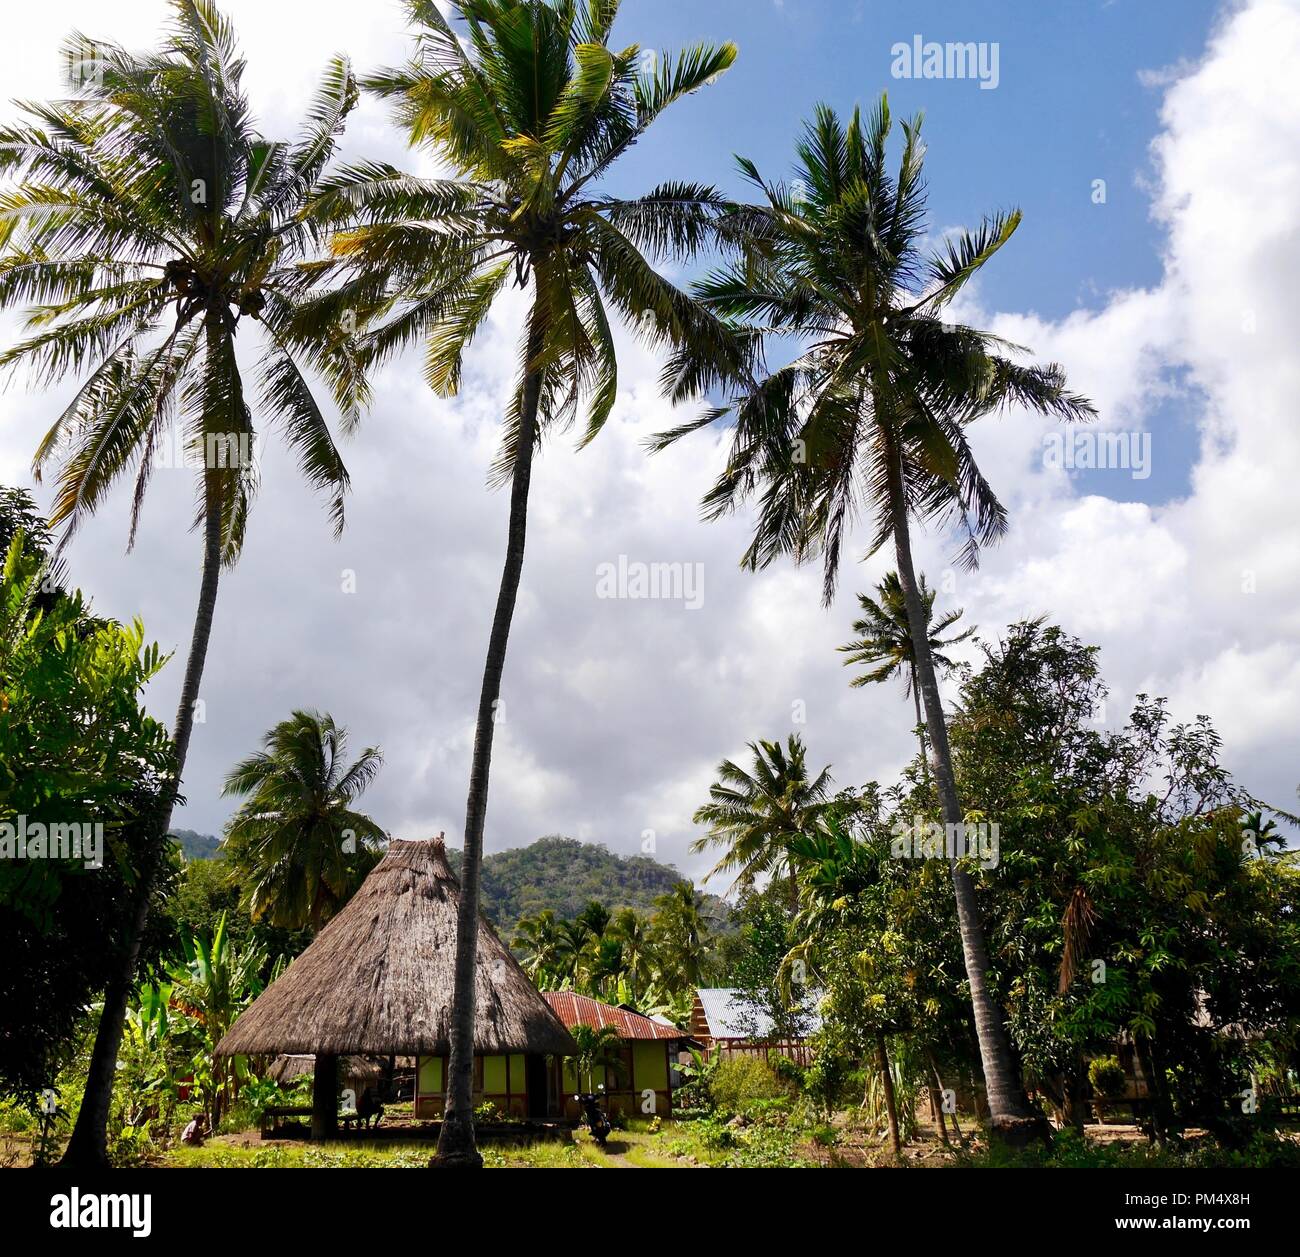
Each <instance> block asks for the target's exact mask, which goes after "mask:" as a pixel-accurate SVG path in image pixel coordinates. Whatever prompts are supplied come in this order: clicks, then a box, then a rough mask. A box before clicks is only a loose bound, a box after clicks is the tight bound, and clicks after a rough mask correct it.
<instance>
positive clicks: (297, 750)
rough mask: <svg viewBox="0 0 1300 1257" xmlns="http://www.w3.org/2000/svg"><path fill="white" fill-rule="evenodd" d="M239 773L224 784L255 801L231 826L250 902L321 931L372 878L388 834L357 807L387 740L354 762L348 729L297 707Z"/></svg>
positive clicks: (256, 915)
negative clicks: (370, 874) (349, 754)
mask: <svg viewBox="0 0 1300 1257" xmlns="http://www.w3.org/2000/svg"><path fill="white" fill-rule="evenodd" d="M262 745H263V750H261V751H259V752H257V753H256V754H255V755H250V756H249V757H248V758H247V759H245V760H243V761H241V762H240V763H239V764H237V765H235V767H234V768H233V769H232V770H231V772H230V775H229V776H228V777H227V778H226V783H225V787H224V789H223V791H222V793H223V794H226V795H237V796H241V797H244V798H245V802H244V803H243V804H242V805H241V807H240V809H239V811H238V812H236V813H235V815H234V817H233V818H232V819H231V820H230V822H229V824H228V825H227V826H226V843H227V847H228V853H229V859H230V862H231V864H232V866H233V872H234V876H235V877H236V879H237V880H238V882H239V884H240V885H241V887H242V888H243V893H242V895H241V904H242V906H243V907H244V909H245V910H246V911H247V912H248V913H249V915H250V916H251V917H252V918H253V920H254V921H260V920H263V919H265V920H266V921H268V922H269V923H270V924H272V925H277V926H281V927H282V928H285V929H290V930H298V929H303V928H306V927H309V928H310V929H311V930H312V931H313V932H314V931H316V930H319V929H320V927H321V926H322V925H324V924H325V922H326V921H328V920H329V919H330V917H332V916H333V915H334V914H335V913H336V912H337V911H338V910H339V909H340V908H341V907H342V906H343V905H344V904H345V903H347V901H348V900H349V899H350V898H351V897H352V894H353V892H354V891H355V890H356V889H357V887H358V886H360V885H361V883H362V881H364V880H365V876H366V874H367V873H368V872H369V871H370V870H371V869H372V868H373V867H374V865H375V863H376V859H377V856H376V852H377V849H378V847H379V846H380V845H381V844H382V843H383V842H384V841H385V840H386V839H387V835H386V834H385V833H384V831H383V830H382V829H381V828H380V827H379V826H378V825H377V824H375V822H374V821H373V820H371V819H370V817H368V816H366V815H364V814H363V813H361V812H358V811H357V810H356V808H355V804H356V801H357V799H358V797H359V796H360V795H361V794H362V793H363V792H364V791H365V789H366V787H367V786H368V785H370V783H371V782H372V781H373V780H374V779H375V775H376V773H378V772H379V769H380V767H381V766H382V765H383V755H382V753H381V752H380V751H379V749H378V748H377V747H373V746H371V747H367V748H366V749H365V750H364V751H362V752H361V755H360V756H359V757H358V758H357V760H356V761H355V762H353V763H352V764H349V763H348V761H347V730H346V729H344V728H342V727H340V726H339V725H337V724H335V722H334V718H333V717H332V716H330V715H321V714H320V713H319V712H314V711H312V712H309V711H295V712H294V713H293V715H292V716H290V717H289V719H288V720H282V721H281V722H280V723H279V724H278V725H276V726H275V727H274V728H273V729H271V730H270V731H269V732H268V733H267V734H266V735H265V737H264V738H263V739H262Z"/></svg>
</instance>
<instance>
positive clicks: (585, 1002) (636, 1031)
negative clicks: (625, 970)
mask: <svg viewBox="0 0 1300 1257" xmlns="http://www.w3.org/2000/svg"><path fill="white" fill-rule="evenodd" d="M542 998H543V999H544V1000H545V1001H546V1002H547V1003H548V1004H549V1005H550V1006H551V1009H552V1011H553V1012H554V1013H555V1015H556V1016H557V1017H558V1018H559V1019H560V1020H561V1021H562V1022H564V1026H565V1029H568V1030H572V1029H573V1027H574V1026H591V1027H592V1028H593V1029H595V1030H599V1029H600V1028H601V1026H613V1027H614V1028H615V1029H616V1030H617V1031H618V1033H619V1035H620V1037H622V1038H624V1039H682V1038H685V1037H686V1036H685V1035H684V1034H683V1033H682V1031H680V1030H678V1029H677V1027H676V1026H674V1025H671V1024H670V1023H667V1022H662V1021H652V1020H651V1019H650V1018H649V1017H643V1016H642V1015H641V1014H640V1013H634V1012H632V1011H631V1010H630V1009H627V1008H615V1007H614V1006H613V1005H611V1004H602V1003H601V1002H600V1000H597V999H592V998H591V996H590V995H578V994H577V993H576V992H574V991H543V992H542Z"/></svg>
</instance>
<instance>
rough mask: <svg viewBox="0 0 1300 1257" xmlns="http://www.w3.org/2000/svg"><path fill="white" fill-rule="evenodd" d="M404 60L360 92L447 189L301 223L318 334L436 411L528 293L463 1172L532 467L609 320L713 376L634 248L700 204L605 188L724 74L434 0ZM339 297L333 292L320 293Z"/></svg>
mask: <svg viewBox="0 0 1300 1257" xmlns="http://www.w3.org/2000/svg"><path fill="white" fill-rule="evenodd" d="M406 8H407V11H408V13H409V15H410V18H411V20H412V22H413V24H414V26H415V30H416V45H415V52H414V56H413V58H412V60H411V61H410V62H409V63H408V64H407V65H405V66H403V67H401V68H398V69H393V70H388V71H384V72H382V73H380V74H378V75H376V76H374V77H373V78H372V79H370V80H369V83H368V86H369V87H371V88H372V89H373V90H374V91H376V92H377V93H379V94H380V95H381V96H383V97H385V98H387V99H389V100H391V101H393V102H394V104H395V105H396V108H397V113H398V117H399V120H400V121H401V123H402V124H403V126H404V127H405V128H406V130H407V132H408V134H409V137H410V140H411V142H412V144H414V145H419V146H425V147H427V148H429V149H431V150H432V152H433V153H434V154H435V155H436V156H437V157H438V158H439V159H440V160H441V161H442V162H443V163H445V164H446V165H447V166H448V167H450V169H451V170H452V172H454V175H455V178H453V179H446V180H437V179H417V178H413V177H410V176H407V175H404V174H402V173H401V172H400V171H399V170H397V169H395V168H393V167H390V166H386V165H381V164H378V163H368V164H364V165H361V166H357V167H354V168H352V169H350V170H348V171H345V172H341V174H340V176H339V178H338V179H336V180H335V181H334V182H333V183H332V185H331V187H330V188H329V189H328V190H327V192H326V194H325V195H324V196H322V197H321V198H320V200H319V201H318V203H317V206H316V221H317V222H318V223H320V224H323V225H324V224H328V225H347V226H349V227H350V228H351V229H350V230H347V231H344V232H343V233H342V234H340V235H338V236H337V237H336V238H335V242H334V251H335V254H336V262H337V266H341V267H342V268H343V276H344V278H343V279H342V281H341V282H337V283H336V285H335V286H334V287H333V288H332V289H330V290H329V291H328V292H327V293H326V295H325V296H323V297H322V298H321V301H320V305H319V318H320V321H321V326H332V325H334V324H335V323H336V322H337V321H338V319H339V318H340V317H341V316H342V315H343V314H350V315H352V316H353V317H355V318H357V319H358V321H359V325H360V326H362V327H364V328H366V329H368V330H369V331H370V333H371V334H370V337H369V340H368V350H369V352H370V354H371V356H372V359H373V360H378V359H379V358H382V357H383V355H385V354H386V353H390V352H392V351H394V350H396V349H398V348H400V347H402V346H404V345H406V344H408V343H410V342H412V341H414V340H417V339H423V340H424V341H425V345H426V355H425V375H426V378H427V380H428V382H429V384H430V385H431V386H432V387H433V389H434V390H435V391H436V392H437V393H439V394H443V395H447V394H452V393H455V392H456V390H457V388H458V387H459V384H460V379H461V364H462V358H463V355H464V351H465V348H466V346H467V345H468V344H469V342H470V341H471V339H472V338H473V337H474V335H475V333H476V332H477V331H478V329H479V328H480V327H481V326H482V324H483V322H484V320H485V319H486V318H487V317H488V314H489V311H490V310H491V308H492V306H493V305H494V303H495V301H496V298H497V296H498V294H499V293H500V292H501V291H502V290H503V289H504V288H505V287H506V286H507V285H508V284H509V283H511V282H512V281H513V282H514V284H515V285H516V286H519V287H523V288H526V289H527V290H528V292H529V309H528V314H527V316H526V321H525V331H524V335H523V340H522V344H521V346H520V354H519V360H518V363H517V373H518V383H517V387H516V389H515V391H514V395H513V398H512V400H511V402H510V405H509V408H508V410H507V413H506V416H505V425H504V428H505V440H504V442H503V446H502V450H501V453H500V456H499V458H498V460H497V462H496V465H495V468H494V479H495V481H496V482H497V483H500V484H506V483H508V484H509V486H510V516H509V524H508V530H507V541H506V556H505V564H504V568H503V571H502V575H501V584H500V590H499V593H498V596H497V604H496V612H495V615H494V617H493V621H492V630H491V635H490V637H489V640H488V650H487V660H486V663H485V665H484V669H483V683H482V688H481V691H480V697H479V706H478V715H477V720H476V724H475V733H474V751H473V760H472V766H471V769H470V785H469V797H468V802H467V805H466V819H465V845H464V858H463V861H462V865H461V900H460V905H461V906H460V920H459V928H458V933H457V949H458V950H457V962H456V976H455V984H454V990H455V994H454V996H453V1007H454V1013H453V1018H452V1032H451V1051H450V1061H449V1066H448V1090H447V1103H446V1111H445V1116H444V1119H443V1123H442V1132H441V1135H440V1138H439V1143H438V1149H439V1152H438V1161H439V1163H440V1164H469V1165H473V1164H479V1163H480V1161H481V1158H479V1156H478V1153H477V1150H476V1148H475V1146H474V1136H473V1129H472V1082H473V1024H474V973H475V945H476V940H477V937H478V925H477V913H478V902H479V869H480V863H481V859H482V849H483V828H484V821H485V817H486V809H487V799H488V777H489V769H490V766H491V757H492V740H493V732H494V714H495V710H496V705H497V702H498V699H499V696H500V691H501V677H502V671H503V668H504V665H505V657H506V646H507V642H508V639H509V635H510V625H511V620H512V618H513V615H514V609H515V599H516V595H517V592H518V589H519V581H520V574H521V572H522V570H523V559H524V543H525V537H526V532H527V522H528V494H529V488H530V484H531V476H532V466H533V456H534V454H535V452H536V450H537V448H538V446H539V443H540V441H541V439H542V437H543V435H544V434H545V432H547V431H548V430H552V429H557V428H563V427H566V426H568V425H570V424H571V423H573V422H574V421H575V419H577V418H578V415H579V412H580V411H584V410H585V421H584V423H583V428H582V438H581V439H582V441H583V442H584V443H585V442H587V441H590V440H591V439H592V438H594V437H595V436H596V435H597V434H598V433H599V431H600V429H601V427H602V425H603V424H604V422H605V420H606V419H607V418H608V416H609V413H610V410H611V408H612V407H613V404H614V399H615V396H616V393H617V363H616V355H615V349H614V340H613V335H612V332H611V328H610V321H609V313H608V311H607V303H608V305H609V306H612V308H613V309H614V310H615V311H616V312H617V313H618V314H619V315H621V316H622V317H623V319H624V320H625V321H627V322H628V323H630V324H631V325H632V326H633V327H634V328H635V330H636V331H637V332H638V334H639V335H640V336H641V338H642V339H643V340H644V341H646V342H647V343H648V344H651V345H670V344H679V343H681V342H682V341H684V340H687V339H689V340H691V341H693V342H694V343H695V344H696V346H697V352H698V353H700V354H701V355H703V356H704V357H705V358H709V359H712V358H713V357H714V356H715V355H719V356H724V357H725V356H726V355H729V354H730V353H731V352H732V350H731V341H730V338H728V337H727V335H726V334H725V328H724V327H723V326H722V325H721V323H720V322H719V321H718V320H717V319H715V318H713V317H712V316H711V315H709V314H708V313H707V312H705V311H703V310H702V309H701V308H700V307H699V306H697V305H696V303H694V302H693V301H692V300H691V298H690V297H689V296H688V295H687V294H686V293H684V292H682V291H681V290H679V289H678V288H676V287H675V286H674V285H673V284H671V283H669V282H668V281H667V280H666V279H664V278H663V277H662V276H661V275H659V274H658V273H656V271H655V270H654V269H653V268H652V266H651V265H650V263H649V262H648V261H647V259H646V256H644V254H643V250H644V251H647V252H649V253H651V254H655V255H667V254H674V255H677V256H688V255H690V254H692V253H693V252H694V251H695V250H696V249H698V248H699V247H700V246H702V245H704V244H706V243H707V242H708V241H709V240H710V239H711V236H712V228H713V225H714V224H715V222H716V221H717V220H718V218H719V216H720V214H721V212H722V209H723V202H722V200H721V198H720V197H719V196H718V194H717V193H715V192H714V191H713V190H712V189H709V188H706V187H702V186H698V185H694V184H684V183H665V184H663V185H661V186H660V187H658V188H655V189H653V190H652V191H651V192H649V193H648V194H647V195H646V196H644V197H641V198H639V199H637V200H630V201H629V200H620V199H618V198H615V197H612V196H610V195H608V194H606V193H605V192H602V191H601V187H600V185H601V180H602V178H603V176H604V175H605V174H606V173H607V172H608V171H609V170H610V168H611V167H612V166H613V165H614V163H615V162H617V161H618V159H619V158H620V157H621V156H622V155H623V154H624V153H626V152H627V151H628V150H629V149H630V148H631V147H632V146H633V145H634V144H636V143H637V142H638V140H640V138H641V137H642V136H643V135H644V134H645V133H646V131H647V129H648V128H649V127H650V125H651V124H652V123H653V122H654V121H655V119H656V118H658V117H659V115H660V114H661V113H662V112H663V111H664V110H665V109H666V108H667V107H668V106H669V105H671V104H672V103H673V102H674V101H676V100H678V99H679V98H680V97H682V96H684V95H687V94H688V93H690V92H694V91H696V90H698V89H699V88H701V87H703V86H704V85H705V84H706V83H707V82H709V81H710V80H711V79H713V78H714V77H716V76H717V75H719V74H721V73H722V72H723V71H724V70H726V69H727V68H728V67H729V66H730V65H731V63H732V61H733V60H734V58H735V55H736V50H735V48H734V47H733V46H732V45H731V44H724V45H722V46H720V47H717V48H713V47H708V46H705V45H699V46H697V47H694V48H692V49H690V50H689V51H687V52H685V53H683V54H681V55H680V56H679V57H677V58H676V59H675V60H670V59H668V58H659V59H657V60H656V62H655V66H654V68H648V67H647V66H646V63H645V58H643V57H642V55H641V49H640V48H639V47H638V46H637V45H635V44H632V45H628V46H626V47H624V48H621V49H615V48H613V47H611V45H610V39H611V36H612V30H611V28H612V26H613V24H614V20H615V17H616V15H617V12H618V8H619V5H618V2H617V0H599V2H598V3H578V2H577V0H461V2H460V3H459V4H454V5H452V6H451V8H452V11H453V18H452V21H455V20H457V19H459V22H460V24H461V30H460V31H459V32H458V31H457V30H455V29H453V26H452V22H451V21H449V20H448V19H447V18H446V17H444V16H443V13H442V12H441V11H440V9H439V6H438V5H437V4H435V3H434V2H433V0H407V4H406ZM334 278H335V279H338V278H339V277H338V276H334Z"/></svg>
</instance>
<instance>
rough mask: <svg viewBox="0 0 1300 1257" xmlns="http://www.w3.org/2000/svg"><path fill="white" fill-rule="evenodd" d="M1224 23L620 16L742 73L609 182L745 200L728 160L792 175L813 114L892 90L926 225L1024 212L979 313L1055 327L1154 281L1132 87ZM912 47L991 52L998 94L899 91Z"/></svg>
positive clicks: (1152, 100)
mask: <svg viewBox="0 0 1300 1257" xmlns="http://www.w3.org/2000/svg"><path fill="white" fill-rule="evenodd" d="M1216 8H1217V6H1216V5H1215V4H1214V3H1211V2H1210V0H1110V2H1106V0H1070V2H1069V3H1055V4H1028V3H1024V2H1023V0H1021V2H1007V0H1003V2H992V3H989V2H983V3H979V4H971V3H969V0H946V2H945V0H928V2H925V3H917V0H871V2H870V3H869V2H868V0H847V2H846V0H784V3H781V4H777V3H774V2H773V0H710V2H709V3H708V4H700V3H692V2H691V0H656V3H654V4H653V5H642V6H634V5H628V6H627V7H626V8H625V12H626V14H627V16H626V18H625V19H624V23H625V26H626V31H627V34H628V36H629V37H635V38H636V39H637V40H638V42H640V43H642V44H644V45H646V46H649V47H656V48H667V49H676V48H680V47H682V46H684V45H687V44H689V43H691V42H693V41H695V40H700V39H707V40H715V41H716V40H723V39H732V40H734V41H735V42H736V43H737V44H738V45H739V48H740V57H739V59H738V60H737V62H736V65H735V66H734V67H733V68H732V70H731V71H729V72H728V74H727V75H726V76H725V78H723V79H722V80H721V81H720V82H718V83H717V84H715V85H714V86H713V87H711V88H710V89H709V90H708V91H704V92H701V93H699V95H698V96H697V97H695V98H694V99H693V100H692V101H691V102H690V104H689V106H687V107H683V108H679V109H676V110H674V111H672V112H671V113H670V114H669V115H667V116H666V117H665V118H664V119H663V120H662V122H661V123H660V124H658V125H657V126H656V128H655V130H654V132H653V133H652V134H651V135H650V136H649V137H648V138H647V139H646V140H645V141H644V142H643V144H642V145H641V147H640V151H639V152H638V153H637V154H635V156H634V157H633V158H632V160H630V161H628V162H627V163H626V164H625V165H623V166H621V167H620V168H619V171H618V175H619V178H618V183H619V184H622V185H624V186H626V187H627V189H628V190H629V191H631V190H633V189H635V188H636V187H637V186H640V184H641V182H643V181H644V179H645V177H647V176H649V177H651V178H653V177H654V172H656V171H658V170H660V169H662V168H664V167H665V166H668V165H671V166H672V168H674V169H680V170H682V171H683V174H684V175H689V176H691V177H695V178H699V179H702V180H705V181H720V180H723V179H725V180H728V181H729V184H728V186H729V187H730V188H731V189H732V190H734V191H736V192H740V191H741V190H742V185H741V184H740V182H739V181H738V180H737V179H736V178H735V176H734V173H732V163H731V155H732V154H733V153H742V154H744V155H746V156H749V157H752V158H753V159H754V160H755V161H757V162H758V164H759V168H760V169H761V170H763V171H764V172H765V173H766V172H768V171H770V172H772V173H773V174H774V175H781V174H784V173H785V172H786V171H788V170H789V168H790V162H791V157H792V154H793V149H794V144H795V143H796V141H797V139H798V136H799V132H800V129H801V121H802V120H803V119H804V118H806V117H807V116H808V115H809V114H810V113H811V110H812V106H813V105H814V104H815V103H816V102H818V101H825V102H826V103H828V104H830V105H831V106H833V107H834V108H835V109H837V110H840V111H842V112H844V113H847V112H848V111H850V110H851V109H852V108H853V107H854V106H855V105H861V106H863V107H864V108H868V107H870V106H871V104H872V103H873V102H874V101H875V100H876V99H877V98H878V97H879V95H880V93H881V91H887V92H888V93H889V100H890V107H891V109H892V110H893V112H894V114H895V116H896V117H910V116H912V115H913V114H914V113H916V112H917V111H924V112H925V115H926V121H925V134H926V136H927V137H928V143H929V145H930V162H931V169H930V183H931V198H932V199H931V205H932V209H933V214H934V221H935V222H936V224H939V225H950V224H963V223H970V224H974V223H976V222H978V220H979V218H980V216H981V215H982V214H984V213H986V212H988V211H989V210H991V209H994V208H997V207H999V206H1009V205H1018V206H1019V207H1020V208H1021V209H1022V210H1023V211H1024V214H1025V222H1024V225H1023V226H1022V227H1021V229H1020V231H1019V233H1018V234H1017V237H1016V241H1015V250H1014V256H1013V257H1012V258H1010V259H1003V264H1001V265H998V266H996V267H990V268H989V270H988V272H987V278H986V279H985V280H984V291H985V294H986V298H987V300H988V301H989V302H990V303H992V304H994V305H998V306H1015V307H1017V308H1027V309H1033V310H1037V311H1038V312H1040V313H1041V314H1043V315H1045V316H1048V317H1052V318H1056V317H1060V316H1061V315H1063V314H1065V313H1067V312H1068V311H1070V310H1071V309H1073V308H1075V307H1076V306H1078V305H1089V306H1091V305H1096V304H1098V302H1099V299H1100V298H1101V297H1102V296H1103V295H1104V293H1105V292H1106V291H1108V290H1109V289H1111V288H1114V287H1121V286H1129V285H1134V284H1148V283H1152V282H1154V281H1155V280H1156V279H1158V278H1159V274H1160V264H1159V254H1160V240H1161V233H1160V231H1159V230H1158V229H1157V228H1156V227H1155V226H1154V225H1153V224H1152V223H1151V222H1150V221H1149V209H1150V206H1149V201H1148V198H1147V197H1146V196H1145V195H1144V194H1143V193H1142V191H1141V189H1140V188H1139V186H1138V179H1139V177H1140V176H1144V175H1145V176H1149V175H1150V162H1149V158H1148V154H1147V146H1148V145H1149V143H1150V141H1151V139H1152V137H1153V135H1154V134H1155V132H1156V128H1157V112H1158V109H1159V104H1160V95H1159V93H1158V92H1157V91H1156V90H1153V89H1152V88H1150V87H1146V86H1143V83H1142V81H1141V79H1140V75H1142V74H1143V73H1144V72H1147V71H1151V70H1153V69H1159V68H1161V67H1165V66H1172V65H1175V64H1177V63H1179V62H1181V61H1188V60H1191V59H1193V58H1195V57H1196V56H1197V55H1198V54H1199V53H1200V51H1201V49H1202V48H1203V46H1204V44H1205V39H1206V34H1207V32H1208V30H1209V27H1210V23H1211V20H1212V18H1213V15H1214V14H1215V12H1216ZM846 15H847V16H846ZM917 34H919V35H921V36H922V37H923V38H924V39H925V40H926V41H930V40H935V41H938V42H940V43H945V42H948V41H954V42H965V41H974V42H976V43H980V42H988V43H994V42H996V43H997V44H998V45H999V70H1000V82H999V84H998V86H997V88H996V89H994V90H987V89H982V88H981V87H980V85H979V84H978V83H977V82H973V81H971V80H964V81H961V80H948V79H921V80H916V79H913V80H907V79H895V78H891V77H890V66H891V60H892V58H891V53H890V49H891V47H892V46H893V45H894V44H895V43H896V42H900V41H901V42H905V43H911V41H912V39H913V36H914V35H917ZM720 172H721V173H720ZM1094 179H1105V180H1106V181H1107V200H1106V204H1105V206H1104V207H1103V206H1098V205H1095V204H1094V203H1093V201H1092V181H1093V180H1094ZM616 186H617V185H616Z"/></svg>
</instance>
